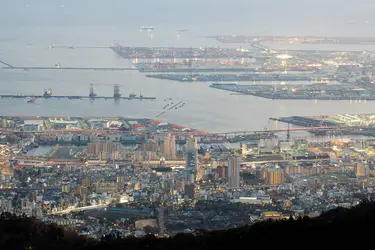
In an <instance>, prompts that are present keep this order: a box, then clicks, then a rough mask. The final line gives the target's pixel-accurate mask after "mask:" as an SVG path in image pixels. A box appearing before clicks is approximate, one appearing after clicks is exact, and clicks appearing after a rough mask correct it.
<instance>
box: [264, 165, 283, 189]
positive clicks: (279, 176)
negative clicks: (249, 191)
mask: <svg viewBox="0 0 375 250" xmlns="http://www.w3.org/2000/svg"><path fill="white" fill-rule="evenodd" d="M265 181H266V184H268V185H279V184H282V183H284V172H283V170H282V169H280V168H270V169H267V170H266V171H265Z"/></svg>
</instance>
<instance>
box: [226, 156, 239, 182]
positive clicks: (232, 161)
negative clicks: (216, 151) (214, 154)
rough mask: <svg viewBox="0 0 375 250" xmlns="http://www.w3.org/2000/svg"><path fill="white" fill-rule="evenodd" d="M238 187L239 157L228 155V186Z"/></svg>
mask: <svg viewBox="0 0 375 250" xmlns="http://www.w3.org/2000/svg"><path fill="white" fill-rule="evenodd" d="M239 187H240V158H239V157H237V156H230V157H229V158H228V188H239Z"/></svg>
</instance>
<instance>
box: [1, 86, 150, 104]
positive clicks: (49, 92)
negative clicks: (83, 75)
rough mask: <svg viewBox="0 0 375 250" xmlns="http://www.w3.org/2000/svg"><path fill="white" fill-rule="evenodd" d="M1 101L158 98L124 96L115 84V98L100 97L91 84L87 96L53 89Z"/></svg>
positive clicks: (8, 95)
mask: <svg viewBox="0 0 375 250" xmlns="http://www.w3.org/2000/svg"><path fill="white" fill-rule="evenodd" d="M0 98H1V99H3V98H4V99H5V98H8V99H26V98H28V100H27V103H34V102H35V101H36V99H69V100H83V99H90V100H96V99H102V100H111V99H112V100H120V99H122V100H140V101H142V100H151V101H153V100H155V99H156V97H149V96H143V95H142V93H141V94H140V95H139V96H138V95H136V94H134V93H131V94H130V95H129V96H122V95H121V92H120V85H117V84H115V85H114V86H113V96H98V95H97V94H96V93H95V91H94V88H93V85H92V84H90V90H89V94H88V95H87V96H80V95H53V93H52V89H48V90H45V91H44V93H43V95H23V94H20V95H11V94H7V95H4V94H2V95H1V94H0Z"/></svg>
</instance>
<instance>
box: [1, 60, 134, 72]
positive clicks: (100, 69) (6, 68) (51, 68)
mask: <svg viewBox="0 0 375 250" xmlns="http://www.w3.org/2000/svg"><path fill="white" fill-rule="evenodd" d="M2 63H3V64H5V63H4V62H2ZM5 65H7V64H5ZM2 69H5V70H8V69H9V70H94V71H132V70H137V69H136V68H85V67H9V66H8V67H3V68H2Z"/></svg>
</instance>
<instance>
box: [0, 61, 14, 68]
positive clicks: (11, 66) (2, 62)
mask: <svg viewBox="0 0 375 250" xmlns="http://www.w3.org/2000/svg"><path fill="white" fill-rule="evenodd" d="M0 63H1V64H4V65H6V66H7V67H8V68H13V65H10V64H9V63H6V62H4V61H0Z"/></svg>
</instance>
